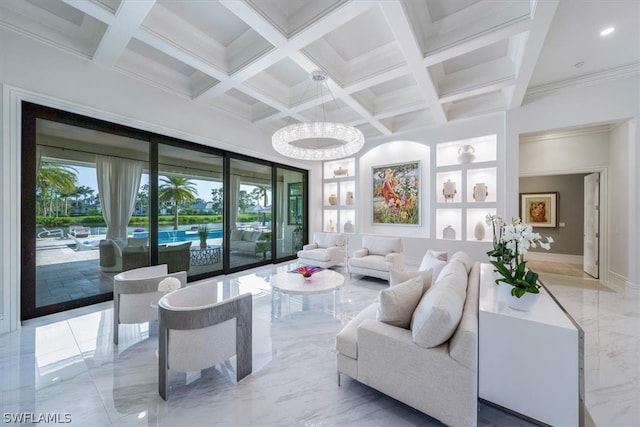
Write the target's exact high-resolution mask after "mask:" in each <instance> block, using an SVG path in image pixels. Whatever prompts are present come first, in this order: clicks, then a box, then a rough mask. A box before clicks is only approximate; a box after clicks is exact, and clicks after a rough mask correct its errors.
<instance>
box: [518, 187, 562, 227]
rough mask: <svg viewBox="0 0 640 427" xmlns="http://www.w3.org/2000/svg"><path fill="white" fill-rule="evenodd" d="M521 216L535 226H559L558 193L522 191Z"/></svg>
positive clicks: (527, 222) (526, 222) (523, 220)
mask: <svg viewBox="0 0 640 427" xmlns="http://www.w3.org/2000/svg"><path fill="white" fill-rule="evenodd" d="M520 218H521V219H522V222H524V223H525V224H529V225H531V226H533V227H547V228H555V227H557V226H558V193H557V192H554V193H520Z"/></svg>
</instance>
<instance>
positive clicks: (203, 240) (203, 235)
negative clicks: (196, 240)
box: [198, 225, 209, 249]
mask: <svg viewBox="0 0 640 427" xmlns="http://www.w3.org/2000/svg"><path fill="white" fill-rule="evenodd" d="M208 235H209V229H208V227H207V226H206V225H200V226H198V236H199V237H200V249H206V247H207V237H208Z"/></svg>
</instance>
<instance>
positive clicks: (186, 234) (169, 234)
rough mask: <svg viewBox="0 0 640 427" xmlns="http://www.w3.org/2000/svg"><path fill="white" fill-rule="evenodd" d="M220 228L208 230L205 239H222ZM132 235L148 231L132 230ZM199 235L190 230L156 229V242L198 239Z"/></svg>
mask: <svg viewBox="0 0 640 427" xmlns="http://www.w3.org/2000/svg"><path fill="white" fill-rule="evenodd" d="M222 235H223V233H222V230H210V231H208V232H207V239H222ZM133 237H149V232H148V231H133ZM199 240H200V235H199V234H198V232H197V231H191V230H161V231H158V244H165V243H175V242H187V241H193V242H196V241H199Z"/></svg>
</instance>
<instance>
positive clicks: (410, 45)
mask: <svg viewBox="0 0 640 427" xmlns="http://www.w3.org/2000/svg"><path fill="white" fill-rule="evenodd" d="M379 4H380V9H381V10H382V13H383V14H384V16H385V17H386V19H387V21H388V22H389V27H390V29H391V31H392V32H393V34H394V35H395V38H396V41H397V43H398V48H399V49H400V51H401V52H402V54H403V56H404V58H405V60H406V62H407V64H408V66H409V69H410V70H411V74H412V75H413V77H414V79H415V80H416V82H417V83H418V88H419V90H420V92H421V93H422V96H423V97H424V98H425V99H426V100H427V102H429V104H431V105H432V113H433V117H434V118H435V119H436V121H438V122H446V121H447V116H446V114H445V112H444V109H443V108H442V106H441V105H440V103H439V102H438V92H437V90H436V87H435V85H434V83H433V81H432V80H431V77H430V76H429V73H427V72H426V70H425V66H424V64H423V56H422V49H421V48H420V45H419V44H418V42H417V40H416V38H415V36H414V34H413V32H412V31H411V24H410V22H409V19H408V18H407V15H406V13H405V11H404V8H403V7H402V4H401V3H400V2H397V1H393V2H391V1H381V2H380V3H379Z"/></svg>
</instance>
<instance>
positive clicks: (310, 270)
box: [292, 266, 322, 280]
mask: <svg viewBox="0 0 640 427" xmlns="http://www.w3.org/2000/svg"><path fill="white" fill-rule="evenodd" d="M318 271H322V269H321V268H320V267H313V266H302V267H299V268H296V269H295V270H293V271H292V273H298V274H300V275H301V276H302V277H304V278H305V279H307V280H308V279H310V278H311V276H313V275H314V274H315V273H317V272H318Z"/></svg>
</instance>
